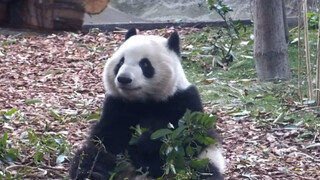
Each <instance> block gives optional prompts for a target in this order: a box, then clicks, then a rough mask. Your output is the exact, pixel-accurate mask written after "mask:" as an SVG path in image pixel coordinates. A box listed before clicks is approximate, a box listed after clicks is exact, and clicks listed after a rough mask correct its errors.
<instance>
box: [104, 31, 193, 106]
mask: <svg viewBox="0 0 320 180" xmlns="http://www.w3.org/2000/svg"><path fill="white" fill-rule="evenodd" d="M103 82H104V86H105V88H106V92H107V95H111V96H116V97H122V98H123V99H125V100H129V101H165V100H167V99H168V98H169V97H170V96H172V95H173V94H174V93H175V92H177V91H179V90H183V89H186V88H188V86H190V83H189V82H188V80H187V79H186V76H185V74H184V71H183V69H182V66H181V63H180V46H179V35H178V33H177V32H174V33H172V34H171V36H170V37H169V38H168V39H166V38H164V37H159V36H145V35H137V34H136V30H135V29H131V30H129V31H128V32H127V34H126V36H125V42H124V43H123V44H122V45H121V46H120V48H119V49H118V50H117V51H116V52H115V53H114V55H113V56H112V57H111V58H110V59H108V61H107V63H106V66H105V68H104V73H103Z"/></svg>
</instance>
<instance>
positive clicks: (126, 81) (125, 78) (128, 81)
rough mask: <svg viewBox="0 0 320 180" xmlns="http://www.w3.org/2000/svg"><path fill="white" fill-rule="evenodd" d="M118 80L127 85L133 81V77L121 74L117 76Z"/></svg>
mask: <svg viewBox="0 0 320 180" xmlns="http://www.w3.org/2000/svg"><path fill="white" fill-rule="evenodd" d="M117 80H118V82H119V83H121V84H122V85H127V84H130V83H131V82H132V79H131V78H128V77H122V76H119V77H118V78H117Z"/></svg>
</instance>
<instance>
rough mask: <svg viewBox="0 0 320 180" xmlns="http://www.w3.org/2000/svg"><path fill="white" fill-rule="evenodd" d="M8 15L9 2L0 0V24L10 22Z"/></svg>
mask: <svg viewBox="0 0 320 180" xmlns="http://www.w3.org/2000/svg"><path fill="white" fill-rule="evenodd" d="M8 17H9V16H8V9H7V3H5V2H2V1H0V25H3V24H7V23H8V22H9V18H8Z"/></svg>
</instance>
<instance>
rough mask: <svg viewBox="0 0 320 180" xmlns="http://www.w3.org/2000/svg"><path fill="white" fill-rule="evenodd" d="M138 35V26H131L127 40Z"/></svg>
mask: <svg viewBox="0 0 320 180" xmlns="http://www.w3.org/2000/svg"><path fill="white" fill-rule="evenodd" d="M134 35H137V30H136V28H131V29H129V30H128V31H127V33H126V36H125V40H127V39H129V38H130V37H131V36H134Z"/></svg>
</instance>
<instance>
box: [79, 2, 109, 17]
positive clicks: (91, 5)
mask: <svg viewBox="0 0 320 180" xmlns="http://www.w3.org/2000/svg"><path fill="white" fill-rule="evenodd" d="M109 2H110V0H85V10H86V13H88V14H99V13H101V12H102V11H103V10H104V9H105V8H106V7H107V6H108V4H109Z"/></svg>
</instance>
